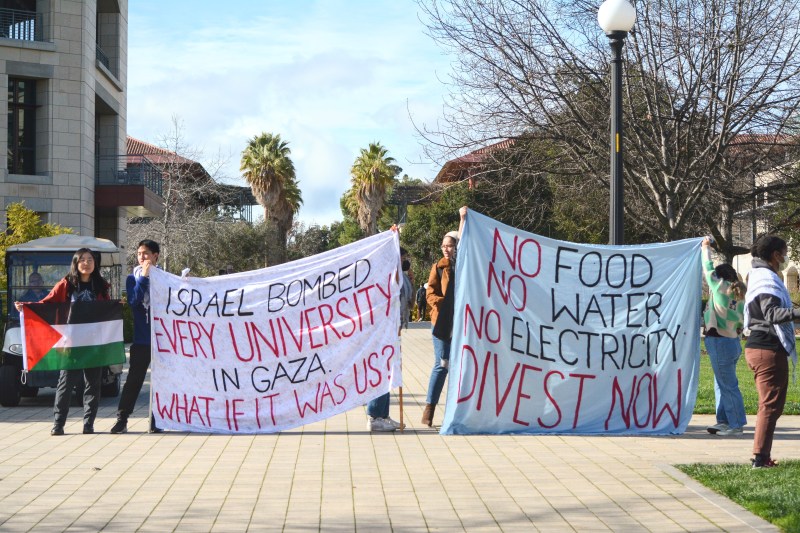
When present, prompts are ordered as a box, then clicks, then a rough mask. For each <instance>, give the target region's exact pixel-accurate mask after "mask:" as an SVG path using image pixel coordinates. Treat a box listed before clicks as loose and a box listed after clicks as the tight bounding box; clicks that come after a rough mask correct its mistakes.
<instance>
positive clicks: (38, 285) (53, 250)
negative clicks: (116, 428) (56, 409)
mask: <svg viewBox="0 0 800 533" xmlns="http://www.w3.org/2000/svg"><path fill="white" fill-rule="evenodd" d="M80 248H89V249H90V250H92V251H96V252H99V253H100V257H101V260H100V273H101V274H102V276H103V278H104V279H105V280H107V281H108V282H109V283H111V289H110V291H111V298H112V299H118V298H119V297H120V294H121V293H120V277H121V274H122V265H121V264H120V261H119V250H118V249H117V247H116V246H115V245H114V243H113V242H111V241H109V240H107V239H99V238H94V237H82V236H80V235H56V236H55V237H44V238H42V239H35V240H32V241H28V242H26V243H23V244H17V245H14V246H9V247H8V248H7V249H6V274H7V276H8V292H7V296H6V301H5V304H6V312H7V315H6V317H7V319H6V327H5V332H4V336H3V353H2V356H0V405H3V406H4V407H14V406H16V405H19V401H20V397H23V396H25V397H34V396H36V395H37V394H38V392H39V389H40V388H42V387H53V388H55V387H56V385H57V384H58V374H59V371H58V370H44V371H37V370H32V371H30V372H24V371H23V365H22V330H21V328H20V323H19V319H20V317H19V312H18V311H17V309H16V308H15V307H14V302H15V301H19V302H24V301H38V300H40V299H41V298H43V297H44V296H46V295H47V294H48V293H49V292H50V289H52V288H53V286H54V285H55V284H56V283H57V282H58V281H59V280H60V279H61V278H63V277H64V276H65V275H66V274H67V272H68V271H69V268H70V263H71V261H72V256H73V255H74V254H75V252H76V251H77V250H78V249H80ZM121 374H122V365H111V366H108V367H105V368H104V369H103V378H102V389H101V395H102V396H111V397H113V396H118V395H119V390H120V375H121ZM82 392H83V391H82V390H81V391H80V393H81V394H82Z"/></svg>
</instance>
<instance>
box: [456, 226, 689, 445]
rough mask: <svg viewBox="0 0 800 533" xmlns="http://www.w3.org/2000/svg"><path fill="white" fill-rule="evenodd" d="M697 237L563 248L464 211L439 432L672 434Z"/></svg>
mask: <svg viewBox="0 0 800 533" xmlns="http://www.w3.org/2000/svg"><path fill="white" fill-rule="evenodd" d="M700 242H701V239H687V240H683V241H676V242H671V243H666V244H648V245H636V246H604V245H584V244H574V243H570V242H565V241H558V240H554V239H548V238H546V237H541V236H538V235H534V234H532V233H527V232H523V231H520V230H518V229H515V228H512V227H509V226H506V225H504V224H501V223H499V222H497V221H496V220H493V219H491V218H488V217H486V216H484V215H481V214H479V213H476V212H474V211H469V212H468V214H467V220H466V223H465V226H464V231H463V235H462V239H461V242H460V244H459V246H458V259H457V262H456V300H455V317H454V320H453V323H454V325H453V341H452V348H451V350H452V351H451V364H450V376H449V383H448V389H447V406H446V412H445V417H444V424H443V425H442V430H441V433H442V434H469V433H579V434H603V433H613V434H651V435H658V434H670V433H673V434H678V433H683V432H684V431H685V429H686V426H687V425H688V423H689V419H690V418H691V416H692V410H693V409H694V403H695V399H696V396H697V380H698V373H699V361H700V305H701V292H700V291H701V283H702V282H701V264H700Z"/></svg>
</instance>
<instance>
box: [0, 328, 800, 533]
mask: <svg viewBox="0 0 800 533" xmlns="http://www.w3.org/2000/svg"><path fill="white" fill-rule="evenodd" d="M403 354H404V381H405V388H404V402H405V422H406V423H407V424H408V427H407V429H406V430H405V431H404V432H399V431H398V432H397V433H393V434H392V433H377V434H374V433H373V434H371V433H369V432H367V431H366V415H365V414H364V411H363V409H354V410H352V411H350V412H348V413H346V414H342V415H340V416H337V417H334V418H331V419H329V420H327V421H324V422H320V423H316V424H311V425H309V426H306V427H304V428H301V429H298V430H295V431H288V432H285V433H281V434H278V435H260V436H224V435H198V434H184V433H169V432H167V433H163V434H148V433H147V428H148V423H147V418H146V413H147V395H148V391H147V386H145V390H143V391H142V395H141V396H140V398H139V403H138V405H137V410H136V412H135V413H134V414H133V416H132V418H131V420H130V423H129V433H127V434H124V435H110V434H109V433H108V431H109V429H110V428H111V426H112V425H113V423H114V413H115V410H116V398H107V399H103V400H102V402H101V407H100V415H99V417H98V420H97V423H96V424H95V429H96V430H97V431H99V432H100V433H99V434H95V435H82V434H81V428H82V421H81V409H80V408H78V407H73V408H72V409H71V411H70V418H69V421H68V423H67V426H66V428H65V429H66V432H67V435H66V436H64V437H50V435H49V431H50V428H51V426H52V404H53V391H52V390H49V391H45V392H44V393H43V394H42V396H41V397H39V398H27V399H23V401H22V405H20V406H19V407H16V408H0V500H1V501H0V531H3V532H8V531H48V532H50V531H100V530H103V531H154V532H164V531H220V532H234V531H247V530H250V531H277V530H285V531H308V530H321V531H353V530H359V531H369V532H371V531H392V530H393V531H500V530H502V531H525V532H528V531H537V530H539V531H564V530H577V531H599V530H612V531H646V530H653V531H658V532H659V533H662V532H666V531H716V530H727V531H749V530H757V531H777V528H774V527H772V526H771V525H769V524H768V523H767V522H765V521H763V520H761V519H759V518H757V517H755V516H753V515H751V514H750V513H748V512H746V511H745V510H743V509H742V508H740V507H738V506H736V505H734V504H733V503H731V502H729V501H728V500H726V499H725V498H723V497H721V496H718V495H716V494H714V493H713V492H711V491H709V490H707V489H705V488H703V487H702V486H700V485H699V484H697V483H695V482H694V481H692V480H690V479H689V478H687V477H686V476H685V475H683V474H682V473H680V472H679V471H678V470H677V469H675V468H673V467H672V466H671V465H673V464H677V463H692V462H731V461H733V462H741V463H745V462H747V460H748V457H749V456H750V449H751V446H752V422H753V421H754V417H753V416H750V417H749V422H750V425H749V426H747V428H746V431H745V434H744V435H743V436H741V437H734V438H730V437H729V438H723V437H714V436H711V435H709V434H707V433H706V431H705V427H706V426H707V425H708V424H709V423H710V422H712V417H711V416H695V417H694V418H693V419H692V423H691V425H690V427H689V430H688V431H687V433H686V434H685V435H682V436H679V437H564V436H542V437H534V436H472V437H460V436H458V437H456V436H450V437H441V436H439V434H438V433H437V431H436V430H435V429H429V428H427V427H424V426H421V424H420V423H419V419H420V416H421V413H422V406H423V404H424V403H425V391H426V387H427V381H428V372H429V370H430V366H431V364H432V363H433V355H432V347H431V341H430V329H429V324H427V323H423V324H414V325H412V329H410V330H408V331H407V332H405V333H404V334H403ZM391 415H392V417H393V418H395V419H397V418H399V414H398V408H397V398H396V396H393V398H392V413H391ZM442 415H443V412H442V411H441V410H440V411H438V412H437V413H436V419H435V421H436V423H437V424H439V423H441V419H442ZM798 440H800V417H788V416H784V417H782V418H781V419H780V420H779V422H778V431H777V436H776V441H775V444H774V447H773V455H774V456H775V457H776V458H777V459H778V460H781V459H789V458H793V459H800V443H799V442H798ZM759 473H760V472H754V475H758V474H759Z"/></svg>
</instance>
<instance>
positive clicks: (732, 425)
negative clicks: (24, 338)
mask: <svg viewBox="0 0 800 533" xmlns="http://www.w3.org/2000/svg"><path fill="white" fill-rule="evenodd" d="M459 214H460V220H461V223H460V227H459V230H458V231H457V232H455V231H453V232H449V233H447V234H446V235H445V236H444V237H443V239H442V244H441V251H442V258H441V259H439V260H438V261H437V262H436V263H434V264H433V265H432V267H431V270H430V275H429V276H428V282H427V284H425V303H426V304H427V307H428V308H429V310H430V320H431V334H432V342H433V355H434V362H433V367H432V369H431V374H430V379H429V383H428V391H427V396H426V402H425V406H424V408H423V414H422V420H421V421H422V424H424V425H426V426H428V427H432V426H433V424H434V416H435V413H436V406H437V405H438V403H439V399H440V397H441V393H442V390H443V388H444V384H445V380H446V378H447V372H448V367H449V358H450V348H451V346H450V345H451V339H452V333H453V318H454V312H455V309H454V307H455V287H456V268H455V266H456V260H457V247H458V241H459V238H460V235H461V231H462V229H463V226H464V222H465V220H466V215H467V208H466V207H462V208H461V209H460V210H459ZM712 245H713V241H712V240H711V239H710V238H706V239H704V240H703V242H702V244H701V247H702V254H701V261H702V266H703V275H704V279H705V281H706V283H707V285H708V287H709V299H708V304H707V306H706V309H705V312H704V320H705V328H704V332H705V346H706V350H707V352H708V355H709V359H710V362H711V366H712V370H713V372H714V396H715V402H716V423H715V424H713V425H711V426H709V427H708V428H707V430H708V432H709V433H711V434H714V435H717V436H731V435H740V434H742V433H743V428H744V426H745V424H746V423H747V419H746V415H745V407H744V401H743V398H742V394H741V391H740V390H739V384H738V379H737V376H736V367H737V363H738V361H739V358H740V356H741V341H740V339H741V336H742V332H743V331H747V333H748V335H747V341H746V343H745V359H746V361H747V364H748V366H749V367H750V369H751V370H752V371H753V374H754V379H755V385H756V389H757V391H758V398H759V400H758V413H757V416H756V424H755V431H754V439H753V458H752V459H751V462H752V465H753V467H755V468H764V467H773V466H775V465H776V464H777V463H776V462H775V461H774V460H773V459H772V441H773V437H774V433H775V427H776V423H777V420H778V418H779V417H780V416H781V414H782V413H783V408H784V405H785V403H786V394H787V391H788V378H789V359H791V360H792V361H793V363H794V364H796V361H797V352H796V348H795V331H794V324H793V320H794V319H796V318H800V310H798V309H794V307H793V304H792V301H791V299H790V297H789V292H788V290H787V288H786V285H785V284H784V283H783V280H782V279H781V277H780V272H781V271H782V270H783V269H784V267H785V263H786V259H787V253H788V252H787V245H786V242H785V241H784V240H783V239H781V238H780V237H777V236H774V235H763V236H761V237H760V238H758V239H757V240H756V242H755V243H754V244H753V246H752V249H751V255H752V257H753V259H752V270H751V271H750V273H749V277H748V284H747V287H745V285H744V284H743V283H742V282H741V281H740V280H739V278H738V275H737V273H736V271H735V270H734V269H733V267H732V266H731V265H729V264H725V263H723V264H719V265H717V266H716V267H715V266H714V265H713V261H712V258H711V252H710V250H711V247H712ZM159 252H160V247H159V245H158V243H156V242H154V241H152V240H143V241H141V242H140V243H139V245H138V247H137V253H136V257H137V263H138V264H137V266H136V267H135V268H134V270H133V273H132V274H131V275H129V276H128V277H127V280H126V289H127V296H128V303H129V305H130V306H131V309H132V311H133V319H134V338H133V344H132V346H131V348H130V363H129V364H130V367H129V371H128V377H127V379H126V381H125V385H124V387H123V390H122V394H121V396H120V400H119V406H118V409H117V420H116V422H115V424H114V426H113V427H112V428H111V433H114V434H119V433H125V432H126V431H127V429H128V426H127V424H128V417H129V416H130V415H131V413H132V412H133V409H134V406H135V403H136V399H137V398H138V396H139V393H140V392H141V388H142V385H143V382H144V378H145V375H146V373H147V369H148V367H149V365H150V358H151V347H150V285H149V273H150V269H152V268H155V267H156V264H157V262H158V255H159ZM401 261H402V262H403V263H402V268H401V270H402V272H401V275H402V278H401V279H399V280H398V281H399V284H400V300H401V302H400V303H401V305H400V313H401V321H400V327H401V330H402V328H403V327H406V326H407V323H408V320H409V315H410V313H409V309H410V306H412V305H413V304H414V300H415V294H414V289H413V287H414V285H413V283H412V280H411V278H410V262H409V260H408V257H407V253H406V252H405V250H403V249H401ZM99 264H100V258H99V254H97V253H96V252H93V251H91V250H89V249H86V248H82V249H80V250H78V251H77V252H75V255H74V256H73V258H72V263H71V266H70V270H69V272H68V274H67V275H66V276H65V277H64V278H63V279H62V280H61V281H60V282H59V283H58V284H56V286H55V287H54V288H53V289H52V290H51V291H50V293H49V294H47V295H46V296H44V298H42V299H41V300H40V302H68V301H85V300H104V299H108V297H109V285H108V283H107V282H106V281H105V280H103V278H102V277H101V276H100V273H99V269H98V267H99ZM417 303H418V305H419V302H417ZM15 305H16V307H17V309H18V310H21V309H22V307H23V305H24V303H23V302H21V301H18V302H15ZM399 333H400V332H398V334H399ZM81 379H82V380H83V382H84V395H83V401H84V417H83V433H85V434H91V433H94V421H95V418H96V416H97V409H98V402H99V397H100V381H101V369H100V368H90V369H83V370H62V371H61V374H60V376H59V382H58V387H57V389H56V398H55V406H54V424H53V428H52V430H51V432H50V433H51V435H63V434H64V425H65V422H66V419H67V415H68V412H69V396H70V393H71V391H72V388H73V387H74V386H76V385H78V384H79V383H80V381H81ZM367 415H368V424H367V429H368V430H370V431H394V430H396V429H398V428H399V427H400V424H399V423H398V422H395V421H394V420H393V419H391V418H390V417H389V394H388V393H387V394H385V395H383V396H381V397H379V398H377V399H375V400H373V401H372V402H370V403H369V405H368V406H367ZM150 431H151V432H159V431H161V430H160V429H159V428H157V427H156V425H155V423H154V420H153V417H152V414H151V415H150Z"/></svg>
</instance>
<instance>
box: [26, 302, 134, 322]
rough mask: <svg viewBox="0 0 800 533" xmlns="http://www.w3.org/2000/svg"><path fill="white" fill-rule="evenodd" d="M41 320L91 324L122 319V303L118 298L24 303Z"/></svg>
mask: <svg viewBox="0 0 800 533" xmlns="http://www.w3.org/2000/svg"><path fill="white" fill-rule="evenodd" d="M25 306H26V307H30V308H31V311H33V312H34V313H36V314H37V315H39V316H40V317H41V318H42V320H44V321H45V322H47V323H48V324H50V325H52V326H60V325H63V324H93V323H96V322H110V321H112V320H122V303H120V301H119V300H95V301H93V302H64V303H43V304H42V303H32V304H25Z"/></svg>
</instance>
